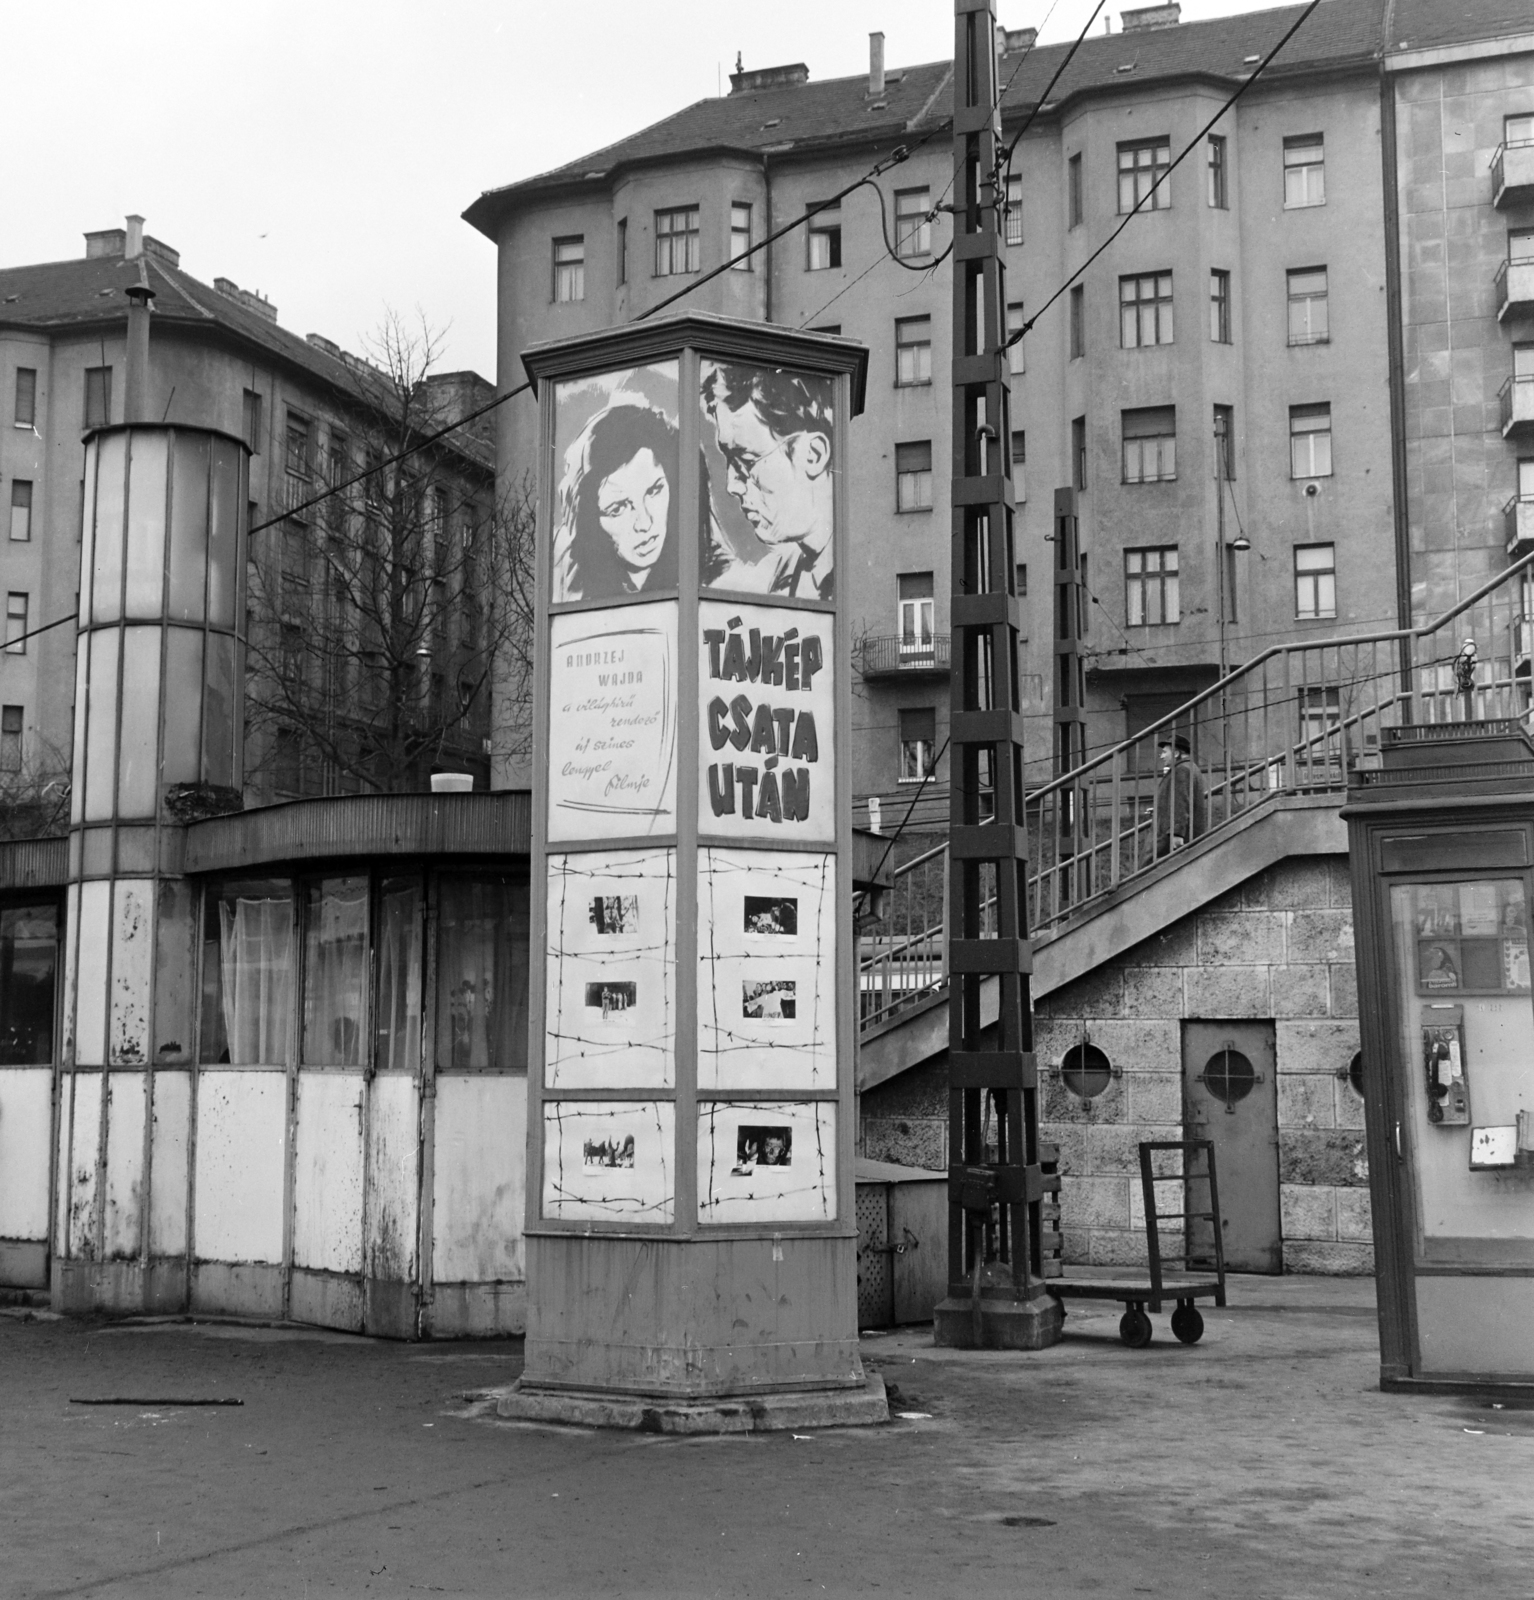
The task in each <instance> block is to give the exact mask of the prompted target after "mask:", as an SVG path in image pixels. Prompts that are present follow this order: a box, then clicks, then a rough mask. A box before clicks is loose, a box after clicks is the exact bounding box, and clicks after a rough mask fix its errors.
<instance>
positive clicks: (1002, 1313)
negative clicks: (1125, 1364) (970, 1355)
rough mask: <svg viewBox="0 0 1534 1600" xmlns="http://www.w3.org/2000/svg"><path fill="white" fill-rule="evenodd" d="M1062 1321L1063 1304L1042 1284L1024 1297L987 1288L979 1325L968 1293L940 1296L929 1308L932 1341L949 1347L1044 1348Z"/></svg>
mask: <svg viewBox="0 0 1534 1600" xmlns="http://www.w3.org/2000/svg"><path fill="white" fill-rule="evenodd" d="M1064 1324H1065V1308H1064V1307H1063V1306H1062V1305H1061V1304H1060V1302H1059V1301H1058V1300H1057V1299H1055V1297H1054V1296H1053V1295H1052V1294H1051V1293H1050V1292H1049V1291H1048V1290H1047V1289H1046V1288H1044V1287H1043V1285H1042V1284H1041V1285H1038V1286H1036V1287H1035V1288H1034V1289H1033V1290H1032V1291H1031V1292H1030V1293H1029V1294H1028V1295H1027V1297H1026V1298H1019V1297H1017V1296H1015V1295H1011V1294H1006V1293H1003V1292H1000V1291H998V1290H995V1289H986V1290H982V1291H981V1295H980V1326H979V1328H978V1329H977V1328H976V1326H975V1312H974V1302H973V1301H972V1300H971V1298H970V1296H969V1295H968V1294H963V1295H950V1296H949V1297H948V1298H947V1299H946V1300H940V1301H939V1302H938V1304H937V1305H936V1306H935V1307H934V1308H933V1312H932V1342H933V1343H934V1344H935V1345H938V1346H940V1347H941V1348H944V1349H948V1350H1047V1349H1048V1348H1049V1346H1050V1345H1052V1344H1055V1343H1056V1342H1057V1341H1058V1340H1059V1338H1060V1330H1061V1328H1062V1327H1063V1326H1064Z"/></svg>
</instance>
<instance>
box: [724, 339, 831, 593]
mask: <svg viewBox="0 0 1534 1600" xmlns="http://www.w3.org/2000/svg"><path fill="white" fill-rule="evenodd" d="M698 390H699V393H698V401H699V405H700V408H701V412H702V428H701V433H702V438H703V467H704V472H705V474H706V476H707V482H708V493H707V494H706V496H705V498H704V505H703V518H702V527H701V530H700V536H701V542H702V549H701V552H700V561H699V571H700V573H701V575H702V582H703V586H704V588H708V589H732V590H738V591H742V592H745V593H748V594H786V595H793V596H794V597H795V598H796V599H799V600H830V599H832V598H833V596H834V593H835V579H836V573H835V569H834V566H833V562H834V560H835V548H836V541H835V537H834V535H835V502H836V493H835V474H836V470H837V465H838V462H837V452H838V449H839V442H838V440H837V438H836V409H835V391H834V388H833V385H832V382H831V380H830V379H829V378H823V377H817V376H816V375H814V374H813V373H805V372H790V371H786V370H784V369H783V368H781V367H763V366H754V365H745V364H741V363H738V362H728V361H711V360H709V359H707V358H706V357H705V358H704V359H703V360H702V361H701V362H700V363H699V367H698Z"/></svg>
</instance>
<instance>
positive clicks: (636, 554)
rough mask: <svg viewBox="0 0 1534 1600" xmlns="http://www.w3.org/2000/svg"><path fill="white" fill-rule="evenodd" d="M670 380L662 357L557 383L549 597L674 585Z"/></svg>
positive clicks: (596, 596) (605, 595)
mask: <svg viewBox="0 0 1534 1600" xmlns="http://www.w3.org/2000/svg"><path fill="white" fill-rule="evenodd" d="M678 381H679V380H678V376H677V363H676V362H675V361H667V362H662V363H659V364H657V365H654V366H646V367H631V368H627V369H625V370H622V371H618V372H603V373H599V374H596V375H595V376H590V377H583V378H573V379H570V380H567V381H566V382H563V383H561V384H560V385H559V386H558V388H557V390H556V392H555V398H554V470H555V472H556V473H557V475H558V486H557V488H556V491H555V507H554V548H553V562H552V566H551V574H552V578H551V585H552V586H551V589H550V599H551V600H552V601H553V602H554V603H555V604H560V603H562V602H565V601H573V600H613V599H616V598H618V597H619V596H620V595H630V594H641V593H650V594H655V593H658V592H660V591H662V590H667V589H675V588H676V586H677V546H678V532H677V527H678V518H679V515H680V511H681V496H680V494H679V492H678V481H677V468H678V463H679V460H680V454H679V449H678V434H677V385H678Z"/></svg>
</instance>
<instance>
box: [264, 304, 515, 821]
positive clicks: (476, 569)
mask: <svg viewBox="0 0 1534 1600" xmlns="http://www.w3.org/2000/svg"><path fill="white" fill-rule="evenodd" d="M440 350H441V337H440V335H439V334H437V333H435V332H434V331H433V330H432V329H431V328H429V327H428V326H427V325H426V324H425V323H424V322H422V323H420V324H419V325H408V324H406V323H405V322H404V321H403V320H402V319H401V318H400V317H398V316H397V315H394V314H392V313H391V314H390V315H389V316H387V317H386V319H385V320H384V322H383V324H382V326H381V328H380V329H379V332H378V334H377V335H376V337H375V339H374V341H373V342H372V347H371V349H370V351H369V356H370V359H369V360H367V361H360V360H357V359H356V358H351V359H350V360H349V362H348V366H349V368H350V370H351V374H352V377H353V379H354V381H355V390H354V394H353V396H352V397H351V398H350V400H349V402H348V403H347V404H346V405H345V406H344V407H341V408H338V411H337V414H336V415H335V416H334V417H333V418H332V419H331V421H330V423H329V426H328V430H327V433H326V436H325V438H324V439H323V440H321V439H320V438H318V437H317V433H316V431H315V430H313V429H311V430H310V432H309V434H308V436H307V437H305V436H303V432H302V429H299V430H298V431H297V432H294V431H293V430H291V429H290V432H289V435H288V437H287V438H286V440H285V441H284V444H285V450H286V461H285V466H286V468H287V474H286V482H287V484H288V493H289V499H288V501H287V504H289V505H292V506H295V507H297V506H298V505H299V504H300V503H301V502H302V501H303V500H305V499H308V498H311V497H313V496H314V495H316V494H318V493H320V492H321V491H322V490H323V489H324V488H325V487H326V486H328V487H329V488H330V489H331V491H332V492H331V493H330V494H329V495H327V496H326V498H324V499H323V500H322V501H321V502H320V503H319V504H318V505H316V506H314V507H313V508H311V509H309V510H305V511H295V514H293V515H291V516H289V517H288V518H287V519H285V520H284V521H283V522H282V523H281V524H279V525H278V526H276V527H273V528H271V529H268V530H266V531H265V533H264V534H262V535H260V536H258V538H257V539H256V540H254V541H253V547H252V551H251V563H250V569H249V581H248V594H249V606H250V628H249V650H248V659H247V675H246V726H247V751H248V754H249V761H248V776H249V779H250V781H253V782H254V783H255V785H256V787H257V788H258V789H267V790H273V791H276V792H279V793H289V794H293V793H333V792H337V791H339V792H358V791H362V792H386V793H387V792H398V791H401V790H410V789H419V788H424V787H425V784H426V778H427V774H428V773H429V772H430V771H431V770H432V769H433V768H438V767H441V768H448V769H452V770H459V771H471V772H475V773H478V774H480V775H482V776H488V773H489V769H490V761H491V758H492V756H493V755H494V754H496V753H497V748H496V747H497V735H498V734H500V733H502V732H503V731H506V732H509V731H510V730H511V729H513V728H514V727H515V726H516V719H515V718H513V719H512V721H511V722H510V723H509V724H508V723H506V721H505V719H504V718H502V717H499V716H497V715H495V714H493V712H492V699H493V698H494V697H495V693H496V691H497V690H498V687H499V685H500V684H501V683H502V682H510V683H513V684H518V685H520V682H521V673H520V671H519V668H520V664H521V663H522V661H523V660H524V658H525V653H526V650H527V649H528V643H527V640H528V639H529V638H530V630H529V627H528V623H529V621H530V613H529V611H528V602H529V601H530V599H531V577H530V568H531V550H530V546H531V539H532V528H531V520H530V512H531V501H530V497H529V496H528V495H527V494H526V493H525V492H524V493H523V494H522V495H521V496H520V497H518V496H512V497H510V500H509V503H508V502H507V501H505V500H503V501H502V502H498V501H497V500H496V497H495V492H494V461H493V455H494V452H493V446H492V444H491V440H490V432H489V430H488V429H487V428H486V427H484V426H483V425H480V426H477V427H476V426H474V425H472V424H471V425H469V426H466V427H462V428H457V429H455V430H454V431H453V432H451V433H449V434H448V435H447V436H446V437H444V438H443V439H441V440H440V441H438V442H436V443H433V444H423V441H425V440H427V439H429V438H430V437H431V436H432V435H434V434H436V433H437V432H439V431H440V430H441V429H443V428H444V427H447V426H448V425H449V424H450V423H454V422H456V421H458V420H459V419H460V418H461V417H462V416H463V414H464V412H465V410H466V409H468V407H469V405H470V404H471V403H472V401H473V400H476V399H478V398H479V395H480V393H482V392H483V391H482V390H481V391H478V392H475V393H471V394H470V395H469V397H468V399H467V400H466V398H465V387H466V383H468V382H470V381H472V380H469V379H468V377H467V375H463V374H448V375H439V374H437V373H436V371H435V368H436V366H437V362H438V357H439V355H440ZM406 452H410V453H409V454H408V455H406ZM402 455H405V456H406V458H405V459H404V460H398V459H397V458H398V457H400V456H402ZM359 474H363V475H364V476H363V477H362V480H361V481H360V482H359V483H356V484H354V485H353V486H352V487H350V488H346V487H343V486H344V485H346V484H348V483H349V481H350V480H352V479H355V478H357V477H358V475H359ZM524 540H525V543H526V545H527V547H528V548H527V549H526V550H524V549H523V548H522V542H521V541H524ZM524 567H526V569H527V570H526V571H525V572H524V570H523V569H524ZM527 692H530V685H529V686H528V691H527Z"/></svg>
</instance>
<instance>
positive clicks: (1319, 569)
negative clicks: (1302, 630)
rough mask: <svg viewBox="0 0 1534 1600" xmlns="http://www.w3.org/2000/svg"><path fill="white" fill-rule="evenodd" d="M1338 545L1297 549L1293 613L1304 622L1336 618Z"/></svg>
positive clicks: (1318, 545)
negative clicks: (1322, 618)
mask: <svg viewBox="0 0 1534 1600" xmlns="http://www.w3.org/2000/svg"><path fill="white" fill-rule="evenodd" d="M1336 549H1337V547H1336V546H1335V545H1330V544H1297V545H1296V546H1295V547H1294V614H1295V616H1296V617H1298V618H1299V619H1300V620H1302V621H1306V620H1309V621H1314V620H1316V619H1318V618H1321V617H1335V616H1336V615H1337V559H1336Z"/></svg>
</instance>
